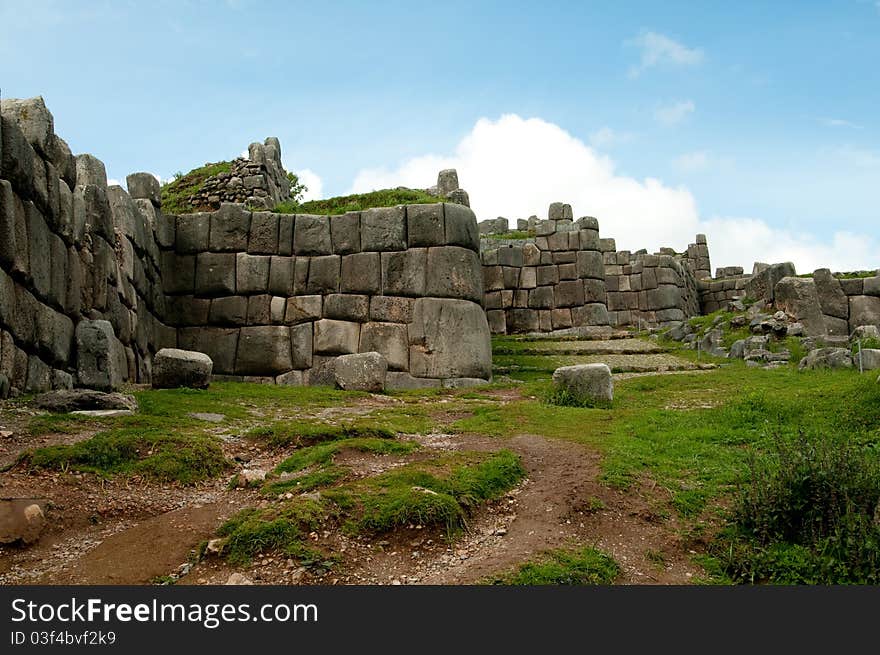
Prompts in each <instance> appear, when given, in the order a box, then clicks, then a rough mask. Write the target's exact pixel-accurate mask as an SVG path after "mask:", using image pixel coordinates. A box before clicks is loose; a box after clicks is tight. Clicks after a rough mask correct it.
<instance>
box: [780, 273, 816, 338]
mask: <svg viewBox="0 0 880 655" xmlns="http://www.w3.org/2000/svg"><path fill="white" fill-rule="evenodd" d="M774 298H775V304H776V307H777V308H778V309H780V310H782V311H784V312H786V313H787V314H789V315H791V316H793V317H795V319H796V320H798V321H799V322H801V323H803V325H804V329H805V331H806V333H807V335H809V336H817V335H822V334H825V319H824V317H823V315H822V308H821V307H820V305H819V296H818V294H817V292H816V283H815V282H814V281H813V280H812V279H807V278H799V277H785V278H782V279H781V280H780V281H779V282H777V283H776V288H775V289H774Z"/></svg>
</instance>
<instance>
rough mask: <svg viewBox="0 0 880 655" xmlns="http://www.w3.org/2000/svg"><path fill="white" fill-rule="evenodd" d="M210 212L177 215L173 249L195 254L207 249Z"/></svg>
mask: <svg viewBox="0 0 880 655" xmlns="http://www.w3.org/2000/svg"><path fill="white" fill-rule="evenodd" d="M210 232H211V214H209V213H206V212H200V213H197V214H183V215H181V216H178V217H177V225H176V229H175V242H174V249H175V250H177V252H179V253H185V254H196V253H200V252H204V251H206V250H207V249H208V235H209V234H210Z"/></svg>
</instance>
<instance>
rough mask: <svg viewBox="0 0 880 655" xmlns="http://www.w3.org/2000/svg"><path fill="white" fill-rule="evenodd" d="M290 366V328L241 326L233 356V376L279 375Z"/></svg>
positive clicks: (289, 368)
mask: <svg viewBox="0 0 880 655" xmlns="http://www.w3.org/2000/svg"><path fill="white" fill-rule="evenodd" d="M291 368H293V365H292V358H291V343H290V329H289V328H287V327H283V326H254V327H245V328H242V329H241V334H240V336H239V338H238V351H237V355H236V358H235V374H236V375H272V376H275V375H280V374H281V373H284V372H286V371H289V370H291Z"/></svg>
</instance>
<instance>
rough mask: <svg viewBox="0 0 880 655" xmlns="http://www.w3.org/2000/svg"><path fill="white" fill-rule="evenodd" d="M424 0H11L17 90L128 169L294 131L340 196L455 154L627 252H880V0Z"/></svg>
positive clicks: (327, 191) (179, 166) (7, 48)
mask: <svg viewBox="0 0 880 655" xmlns="http://www.w3.org/2000/svg"><path fill="white" fill-rule="evenodd" d="M415 4H416V3H411V2H369V3H367V2H350V3H349V2H324V3H320V4H319V3H313V4H312V3H310V4H304V3H294V2H257V1H256V0H237V1H228V2H186V1H180V0H177V1H175V2H152V3H147V2H133V1H131V2H124V1H118V2H87V1H84V0H83V1H78V2H42V1H40V0H27V1H24V0H23V1H19V2H11V1H9V0H0V30H2V37H0V88H2V93H3V96H4V97H26V96H33V95H42V96H43V97H44V98H45V100H46V103H47V105H48V106H49V108H50V109H51V110H52V112H53V114H54V116H55V123H56V131H57V132H58V133H59V134H60V135H61V136H63V137H64V138H65V139H66V140H67V141H68V142H69V143H70V145H71V147H72V149H73V150H74V152H91V153H93V154H95V155H97V156H98V157H99V158H101V159H102V160H103V161H104V162H105V163H106V164H107V168H108V173H109V174H110V176H111V177H114V178H116V179H123V178H124V176H125V175H126V174H127V173H129V172H132V171H135V170H147V171H151V172H153V173H154V174H156V175H158V176H161V177H163V178H165V177H168V176H170V175H172V174H173V173H175V172H176V171H186V170H189V169H190V168H192V167H194V166H196V165H199V164H201V163H204V162H205V161H215V160H218V159H227V158H230V157H233V156H236V155H238V154H239V153H241V152H242V150H244V149H245V148H246V146H247V144H248V143H249V142H251V141H254V140H262V138H264V137H265V136H268V135H275V136H278V137H279V138H280V139H281V144H282V148H283V150H284V160H285V163H286V165H287V166H288V168H291V169H295V170H304V169H308V171H309V172H310V179H312V180H313V190H315V188H316V187H319V188H320V190H321V192H322V195H324V196H327V195H335V194H338V193H343V192H346V191H349V190H352V189H358V190H361V189H363V188H366V187H365V185H366V186H369V185H376V184H386V183H387V184H393V183H395V182H397V183H401V184H403V183H409V184H415V183H418V182H419V180H421V182H420V183H421V185H422V186H428V185H430V184H432V183H433V181H434V180H433V179H431V175H430V174H429V173H427V172H426V171H428V170H429V169H428V168H427V166H428V165H430V164H433V163H442V164H444V165H445V164H447V163H451V164H452V165H458V167H460V168H461V169H463V170H460V173H461V182H462V186H463V187H465V188H466V189H468V191H469V192H470V194H471V196H472V200H473V204H474V208H475V210H477V213H478V218H480V219H483V218H493V217H494V215H496V214H498V213H502V212H504V215H507V216H508V217H510V218H516V217H517V216H527V215H529V214H531V213H538V214H539V215H540V214H541V213H542V212H546V202H549V200H555V199H559V200H564V201H569V202H572V204H573V205H574V206H575V212H576V213H578V214H593V215H597V216H598V217H599V219H600V223H601V225H602V228H603V236H604V235H608V236H615V237H617V238H618V242H619V243H620V244H621V245H622V246H624V247H632V248H636V247H639V246H640V245H645V246H648V247H657V246H659V245H674V246H678V247H683V246H685V245H686V243H687V240H688V239H692V233H693V231H694V230H697V229H699V230H706V231H707V232H708V234H709V243H710V247H711V248H712V250H713V256H714V259H715V261H714V263H715V264H718V265H725V264H741V265H744V266H746V267H749V266H750V265H751V261H752V260H754V259H783V258H789V259H793V260H795V263H796V264H797V265H798V267H799V268H801V269H804V270H808V269H809V268H810V267H813V266H819V265H828V266H831V267H832V268H837V269H838V270H839V269H842V268H844V267H848V268H853V267H865V268H868V267H870V268H875V267H878V266H880V246H878V237H880V229H878V225H880V220H878V219H880V209H878V199H877V195H878V194H877V189H878V188H880V132H878V129H880V124H878V121H880V117H878V111H877V108H878V106H880V79H878V77H880V76H878V73H877V63H878V62H880V3H878V2H876V1H874V0H863V1H859V0H846V1H837V2H834V1H832V2H792V3H787V2H761V3H748V2H746V3H717V2H705V3H694V2H662V3H660V2H614V3H611V2H603V3H585V2H572V3H564V2H560V3H551V4H550V6H542V5H541V4H540V3H534V2H528V3H526V2H498V3H489V2H486V3H482V2H454V1H448V2H444V3H419V4H418V5H417V6H413V5H415ZM510 115H513V116H516V117H519V118H521V119H522V120H521V121H515V120H506V121H503V120H502V117H504V116H510ZM481 119H485V120H486V121H488V127H486V130H488V131H490V132H492V135H490V136H487V137H486V138H482V139H473V138H471V137H473V136H474V134H475V130H476V129H477V125H478V121H480V120H481ZM527 119H533V122H531V123H530V122H529V121H528V120H527ZM546 126H552V127H554V128H559V131H560V132H561V134H564V135H565V137H570V139H571V140H572V141H573V142H574V143H572V142H570V141H569V140H567V139H566V138H564V137H563V136H561V135H560V133H557V132H555V131H551V132H552V133H551V132H548V133H546V134H545V133H544V132H542V130H544V129H545V128H546ZM546 129H549V128H546ZM524 130H525V131H527V132H529V134H526V133H525V132H523V131H524ZM477 142H478V143H479V144H481V145H475V143H477ZM499 143H501V144H506V145H510V144H517V143H522V144H523V148H522V149H520V150H519V151H518V152H517V150H516V148H513V149H508V150H506V151H505V154H504V160H503V161H501V162H494V161H493V159H492V157H491V156H490V155H489V154H487V153H485V152H481V151H479V148H484V149H485V148H494V149H495V150H496V151H500V150H501V148H499V146H498V144H499ZM468 144H470V145H468ZM525 144H533V145H532V146H530V147H529V148H526V147H525ZM534 144H537V145H534ZM432 156H433V157H432ZM499 156H500V155H499ZM520 157H521V158H522V161H519V158H520ZM512 160H516V161H517V162H519V163H518V164H517V166H515V167H512V168H510V167H508V168H505V166H504V164H505V163H510V162H511V161H512ZM573 168H574V169H577V170H574V171H572V170H571V169H573ZM557 169H558V170H557ZM493 170H494V171H504V177H503V179H493V178H492V174H493ZM517 171H520V172H521V177H519V178H518V177H517V175H518V173H517ZM590 171H592V172H590ZM464 172H467V173H468V175H465V174H464ZM542 173H547V175H548V178H547V179H549V180H551V182H552V181H555V180H559V181H560V182H559V184H554V183H546V182H545V183H544V184H543V187H544V188H542V189H534V188H532V187H533V186H535V185H533V184H531V183H530V182H531V181H532V180H543V179H544V178H543V177H541V174H542ZM417 174H418V175H419V176H421V177H420V178H419V180H415V179H414V178H415V176H416V175H417ZM315 175H316V176H318V178H320V182H319V181H318V179H317V178H315V177H314V176H315ZM499 175H500V173H499ZM424 178H427V179H424ZM511 178H512V179H511ZM648 179H650V180H652V181H653V182H649V181H648ZM606 182H607V184H606ZM630 182H632V183H630ZM652 184H653V185H654V187H656V188H652ZM610 188H617V191H616V192H614V193H611V192H610V191H608V190H607V189H610ZM585 189H589V193H587V192H586V191H585ZM551 193H553V194H556V195H554V196H551V195H548V194H551ZM559 194H563V197H557V196H558V195H559ZM518 196H520V197H521V199H522V207H521V209H520V208H519V207H518V206H515V207H512V205H511V202H510V200H509V199H510V198H511V197H514V198H515V197H518ZM599 210H601V211H602V213H599ZM640 221H643V222H644V224H642V223H640ZM710 228H713V229H712V230H711V231H710ZM664 237H666V241H665V243H659V242H657V243H654V242H652V241H663V239H664ZM639 239H643V240H645V241H647V242H644V241H640V240H639ZM734 245H735V246H736V249H735V248H734V247H733V246H734ZM716 253H717V254H716ZM849 264H851V265H849ZM848 265H849V266H848Z"/></svg>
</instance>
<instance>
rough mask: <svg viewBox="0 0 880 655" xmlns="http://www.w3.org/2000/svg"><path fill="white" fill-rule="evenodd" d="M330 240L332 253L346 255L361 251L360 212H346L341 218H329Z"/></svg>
mask: <svg viewBox="0 0 880 655" xmlns="http://www.w3.org/2000/svg"><path fill="white" fill-rule="evenodd" d="M330 240H331V242H332V245H333V252H334V254H337V255H348V254H351V253H355V252H360V251H361V215H360V212H348V213H346V214H343V215H342V216H331V217H330Z"/></svg>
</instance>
